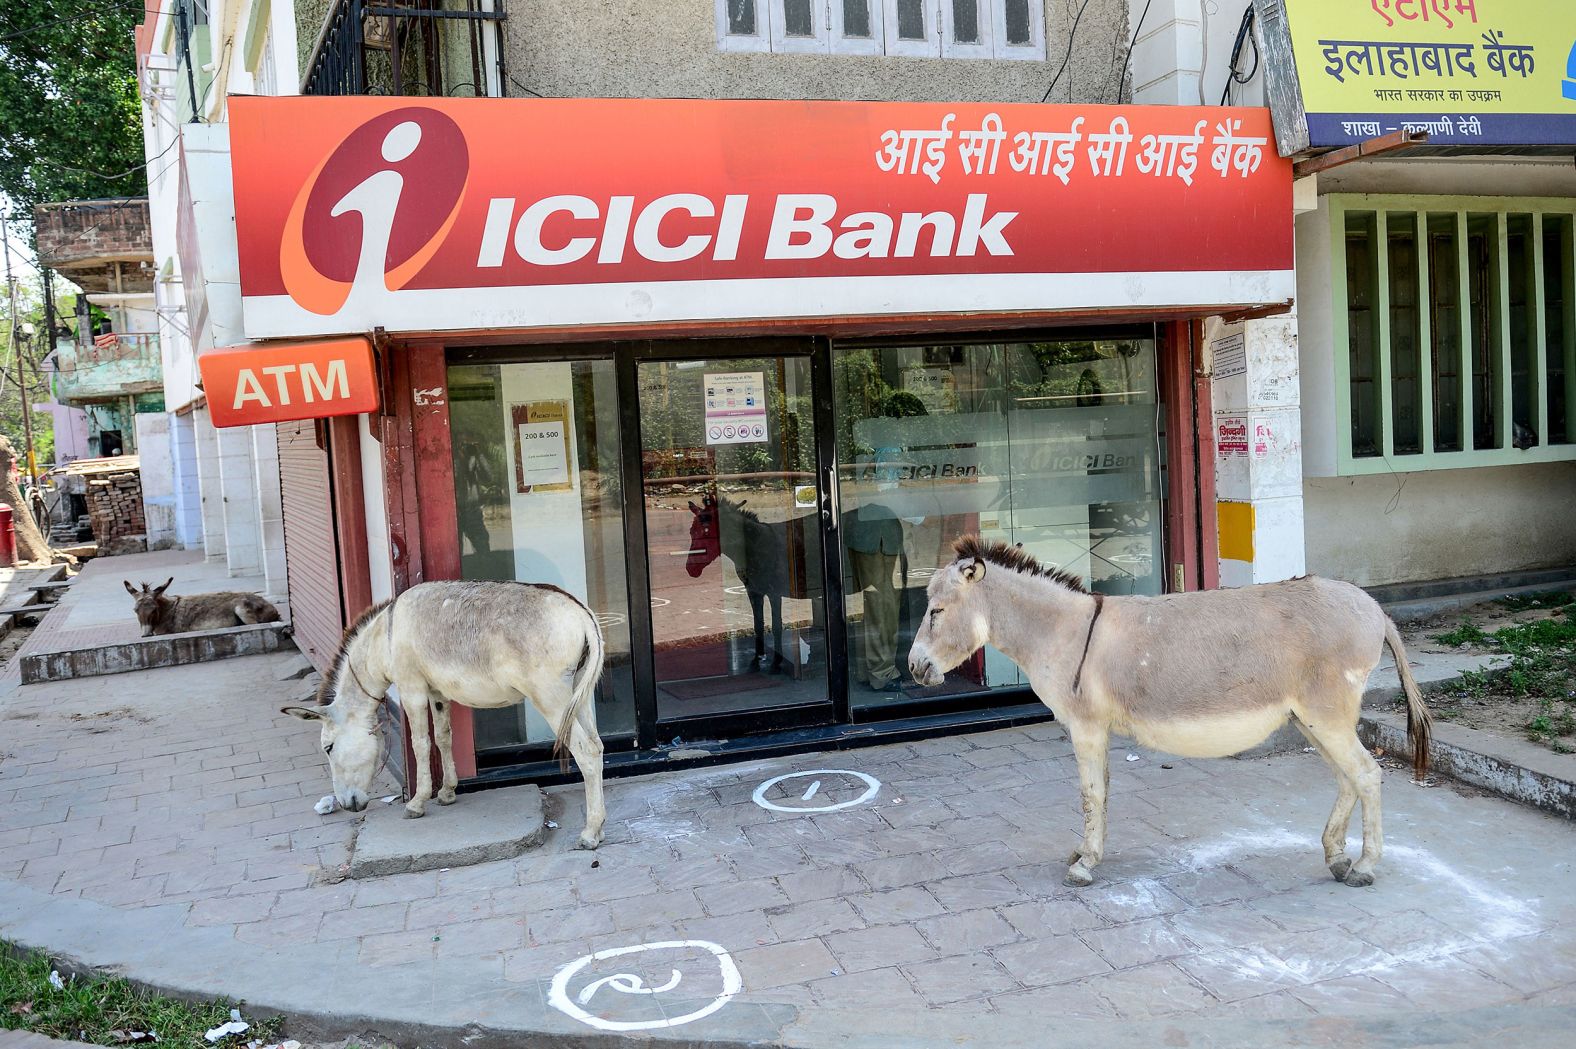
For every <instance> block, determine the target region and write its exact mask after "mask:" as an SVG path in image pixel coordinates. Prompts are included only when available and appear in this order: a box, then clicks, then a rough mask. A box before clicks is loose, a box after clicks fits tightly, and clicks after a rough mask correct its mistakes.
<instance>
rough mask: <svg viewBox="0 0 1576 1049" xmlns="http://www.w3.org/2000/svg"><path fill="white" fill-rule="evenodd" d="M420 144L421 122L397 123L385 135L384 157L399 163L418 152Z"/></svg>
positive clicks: (392, 162)
mask: <svg viewBox="0 0 1576 1049" xmlns="http://www.w3.org/2000/svg"><path fill="white" fill-rule="evenodd" d="M419 145H421V125H420V124H418V123H416V122H415V121H414V120H407V121H405V122H404V123H402V124H395V125H394V127H393V128H392V129H390V131H389V133H388V134H387V135H384V136H383V159H384V160H386V161H388V162H389V163H390V164H397V163H399V162H400V161H402V160H404V159H405V158H406V157H408V156H410V155H411V154H412V153H414V152H416V147H417V146H419Z"/></svg>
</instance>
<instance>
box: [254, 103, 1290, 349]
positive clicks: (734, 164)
mask: <svg viewBox="0 0 1576 1049" xmlns="http://www.w3.org/2000/svg"><path fill="white" fill-rule="evenodd" d="M231 119H232V127H231V149H232V168H233V171H234V179H235V210H236V224H237V234H238V240H239V245H240V267H241V291H242V295H243V298H244V303H245V322H246V332H247V335H248V336H250V337H252V338H267V337H273V336H291V335H316V334H337V333H347V332H356V331H367V330H369V329H371V328H373V327H377V326H382V327H384V328H386V329H388V330H390V331H405V332H417V331H441V330H458V329H500V328H534V327H558V326H569V325H635V326H640V325H647V324H673V323H687V322H716V321H734V320H740V321H742V320H749V319H782V318H789V319H791V318H804V319H818V318H836V317H878V316H879V317H887V316H902V315H910V314H923V315H937V314H947V313H1019V312H1040V311H1044V312H1051V311H1058V310H1092V309H1123V310H1132V309H1135V308H1136V309H1143V308H1150V307H1153V308H1174V307H1212V306H1219V307H1230V306H1244V305H1253V304H1261V303H1274V302H1281V301H1284V300H1287V299H1289V298H1291V295H1292V287H1293V280H1292V265H1293V263H1292V210H1291V169H1290V165H1289V163H1288V162H1287V161H1285V160H1283V159H1281V158H1280V157H1278V156H1277V155H1276V152H1275V149H1274V146H1273V138H1272V133H1271V128H1270V121H1269V114H1268V112H1267V111H1266V110H1262V109H1238V108H1224V107H1210V108H1191V107H1180V106H1042V105H980V104H966V105H965V104H957V105H953V104H934V103H865V102H729V101H679V100H619V99H433V100H423V101H420V102H413V101H412V100H410V99H390V98H371V97H346V98H238V99H234V100H233V101H232V104H231Z"/></svg>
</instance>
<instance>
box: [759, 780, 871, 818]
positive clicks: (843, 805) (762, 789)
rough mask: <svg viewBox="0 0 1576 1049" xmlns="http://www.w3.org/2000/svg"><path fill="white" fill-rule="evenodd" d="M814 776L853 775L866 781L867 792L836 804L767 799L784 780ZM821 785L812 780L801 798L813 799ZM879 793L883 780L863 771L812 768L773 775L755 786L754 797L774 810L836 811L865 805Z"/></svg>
mask: <svg viewBox="0 0 1576 1049" xmlns="http://www.w3.org/2000/svg"><path fill="white" fill-rule="evenodd" d="M812 776H851V777H852V778H854V779H858V780H863V781H864V782H865V792H864V793H863V794H861V795H859V796H858V797H857V798H852V799H850V800H848V801H839V802H837V803H836V804H834V805H779V804H777V802H775V801H768V800H767V798H766V792H767V791H768V790H771V789H772V788H773V787H775V786H776V785H777V784H779V783H781V782H783V781H784V780H790V779H806V778H809V777H812ZM819 785H820V781H819V780H812V781H811V784H810V790H809V791H807V792H806V793H805V795H804V797H802V798H801V799H800V800H801V801H813V800H814V798H813V795H814V794H815V793H816V792H817V788H818V787H819ZM879 793H881V781H880V780H878V779H876V778H875V777H874V776H867V775H866V774H865V773H863V772H854V771H853V770H851V769H811V770H810V771H809V772H790V773H788V774H786V775H783V776H776V777H773V778H772V779H769V780H767V781H766V782H765V783H762V784H761V785H760V786H759V787H756V788H755V795H754V797H755V804H757V805H759V806H760V807H761V808H763V809H771V810H772V811H773V812H836V811H837V810H838V809H851V808H853V807H854V806H855V805H863V804H864V803H865V802H867V801H869V800H871V799H872V798H874V797H875V796H876V795H877V794H879Z"/></svg>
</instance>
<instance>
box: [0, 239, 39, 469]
mask: <svg viewBox="0 0 1576 1049" xmlns="http://www.w3.org/2000/svg"><path fill="white" fill-rule="evenodd" d="M0 249H3V250H4V251H5V288H6V297H7V299H8V301H9V302H10V304H11V314H10V316H11V355H12V358H13V359H14V360H15V361H16V387H17V390H18V391H19V392H20V393H21V396H22V429H23V430H24V431H25V432H26V435H27V475H28V478H29V479H30V480H31V482H32V485H33V488H34V489H35V490H36V489H37V488H38V460H37V459H35V458H34V456H33V407H32V405H31V403H29V401H28V396H27V367H26V366H25V365H24V364H23V361H22V343H21V340H20V339H18V338H17V330H16V278H15V277H14V276H12V275H11V217H10V216H9V215H4V216H0Z"/></svg>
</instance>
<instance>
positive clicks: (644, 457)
mask: <svg viewBox="0 0 1576 1049" xmlns="http://www.w3.org/2000/svg"><path fill="white" fill-rule="evenodd" d="M810 375H811V373H810V362H809V360H808V359H805V358H793V357H791V358H779V357H768V358H757V359H753V360H728V361H647V362H642V363H641V364H640V365H639V370H638V376H639V384H640V447H641V462H642V474H643V477H642V481H643V485H644V488H643V491H644V501H645V510H646V542H647V547H648V549H647V556H648V563H649V566H650V574H651V605H652V608H651V629H652V638H653V657H652V660H653V666H654V668H655V672H656V684H657V712H658V716H659V717H660V718H662V719H663V720H664V721H671V720H673V719H676V718H688V717H700V716H707V715H713V714H727V713H736V712H740V711H746V710H757V709H763V708H767V707H783V706H795V705H802V704H808V703H824V702H829V700H828V696H827V690H826V622H825V616H826V607H825V595H824V583H823V579H824V575H823V568H822V559H821V536H820V515H819V506H820V494H819V486H818V484H817V478H816V472H815V471H816V466H815V423H814V402H813V400H812V390H811V377H810Z"/></svg>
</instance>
